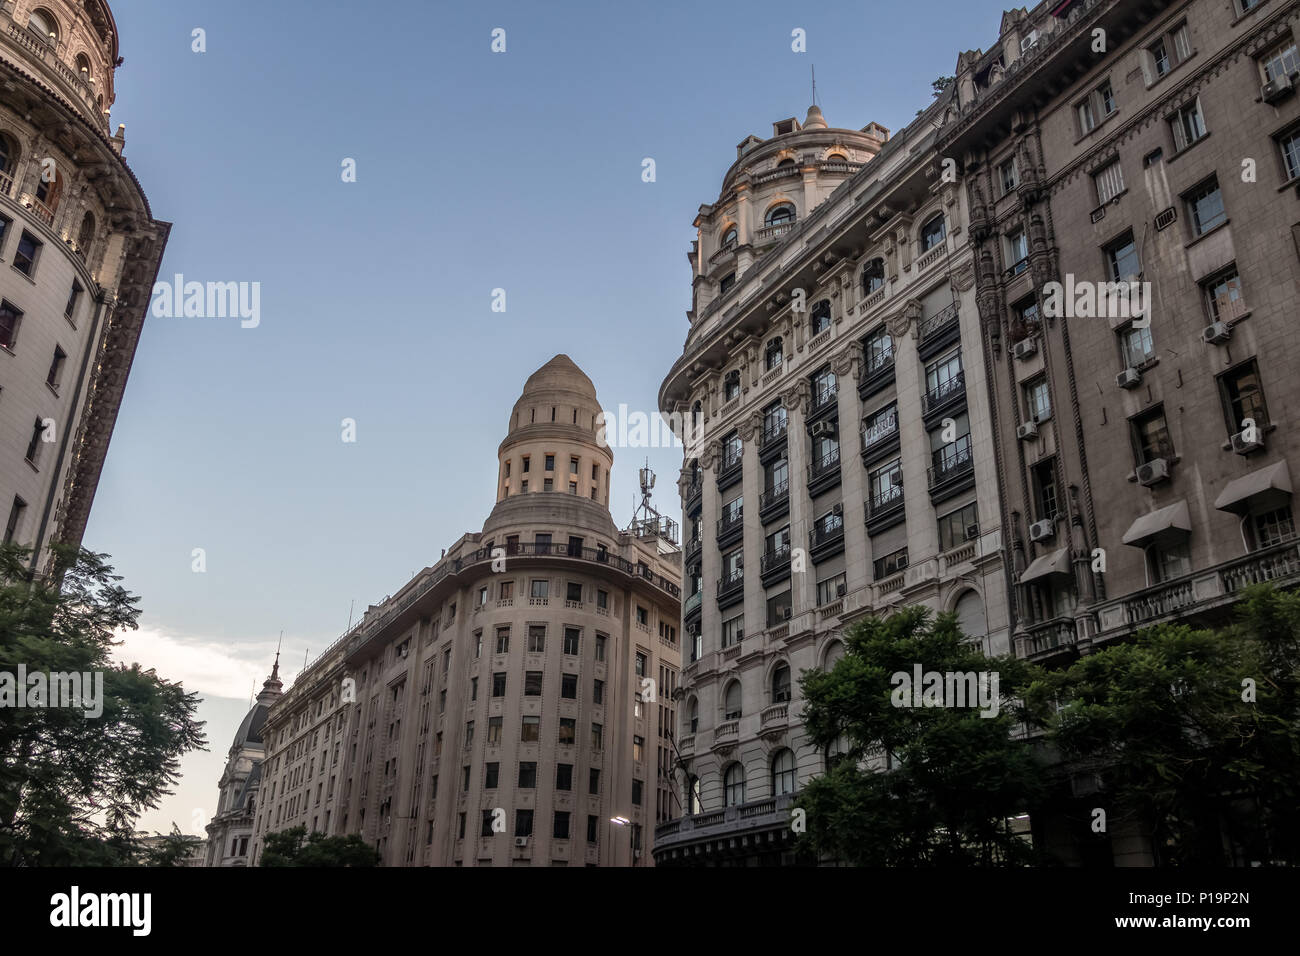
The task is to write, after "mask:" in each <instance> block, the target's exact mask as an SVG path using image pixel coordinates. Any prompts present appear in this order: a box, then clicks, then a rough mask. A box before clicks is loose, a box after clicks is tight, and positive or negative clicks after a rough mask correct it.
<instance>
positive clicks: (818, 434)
mask: <svg viewBox="0 0 1300 956" xmlns="http://www.w3.org/2000/svg"><path fill="white" fill-rule="evenodd" d="M808 434H810V435H812V437H813V438H833V437H835V423H834V422H813V424H812V427H811V428H809V429H808Z"/></svg>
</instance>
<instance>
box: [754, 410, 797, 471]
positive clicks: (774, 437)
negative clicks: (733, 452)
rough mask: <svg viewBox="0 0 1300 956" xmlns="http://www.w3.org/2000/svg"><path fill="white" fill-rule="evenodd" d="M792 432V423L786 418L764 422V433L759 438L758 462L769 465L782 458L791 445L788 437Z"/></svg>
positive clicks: (765, 420)
mask: <svg viewBox="0 0 1300 956" xmlns="http://www.w3.org/2000/svg"><path fill="white" fill-rule="evenodd" d="M789 431H790V421H789V419H787V418H786V417H785V416H782V417H781V418H777V419H767V418H765V419H764V420H763V431H762V434H761V435H760V436H759V439H758V441H759V445H758V460H759V461H761V462H762V463H763V464H767V463H768V462H769V461H771V460H772V459H774V458H778V457H780V456H781V455H782V454H784V453H785V450H786V447H787V446H788V445H789V440H788V438H787V435H788V433H789Z"/></svg>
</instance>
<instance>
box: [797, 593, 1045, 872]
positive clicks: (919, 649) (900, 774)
mask: <svg viewBox="0 0 1300 956" xmlns="http://www.w3.org/2000/svg"><path fill="white" fill-rule="evenodd" d="M844 639H845V646H846V654H845V656H844V657H843V658H842V659H840V660H839V661H837V662H836V664H835V666H834V667H833V668H832V669H831V670H829V671H816V670H809V671H805V672H804V673H803V676H802V677H801V682H802V686H803V692H804V696H805V698H806V700H807V706H806V708H805V711H804V715H803V718H804V721H805V724H806V726H807V729H808V731H809V733H810V735H811V736H812V738H813V740H814V741H815V742H816V743H817V745H818V746H820V747H822V748H824V749H829V748H830V747H832V746H833V745H835V744H836V742H837V741H840V742H841V746H842V747H843V753H844V756H843V757H842V758H841V759H839V760H838V762H835V763H834V766H833V767H832V769H831V770H830V772H829V773H827V774H825V775H823V776H820V777H817V778H815V779H814V780H813V781H812V782H811V783H809V784H808V786H807V787H806V788H805V789H804V791H803V793H802V795H801V796H800V798H799V800H798V805H799V806H800V807H802V808H803V809H804V810H805V811H806V814H807V816H806V823H807V831H806V833H805V834H804V836H803V837H802V838H801V843H802V844H803V846H802V847H801V849H803V850H806V851H810V852H812V853H815V854H816V855H817V856H819V857H821V858H826V857H832V858H835V859H837V860H839V861H841V862H847V863H851V864H855V865H872V866H882V865H885V866H1000V865H1010V864H1016V863H1023V862H1026V861H1028V859H1029V858H1030V855H1031V851H1030V849H1029V846H1028V844H1027V843H1026V842H1025V841H1023V840H1022V839H1021V838H1020V837H1019V836H1017V835H1016V834H1014V833H1013V832H1011V829H1010V826H1009V824H1008V821H1009V819H1010V818H1012V817H1014V816H1016V815H1017V814H1020V813H1023V812H1025V810H1027V809H1028V808H1029V807H1031V806H1032V805H1034V804H1035V803H1036V802H1037V801H1038V799H1039V798H1040V796H1041V794H1042V792H1043V790H1044V784H1043V771H1042V768H1041V767H1040V765H1039V763H1038V761H1037V759H1036V758H1035V756H1034V753H1033V751H1032V750H1031V749H1030V748H1028V747H1027V746H1025V745H1024V744H1023V743H1022V742H1020V741H1018V740H1015V739H1013V732H1014V731H1015V730H1016V728H1017V726H1018V725H1019V724H1020V723H1022V722H1024V721H1026V720H1028V719H1029V717H1030V715H1029V713H1028V711H1027V710H1026V709H1025V708H1023V707H1021V706H1019V705H1018V704H1016V703H1015V701H1014V698H1015V697H1017V696H1018V695H1019V694H1021V693H1022V692H1023V691H1024V690H1025V689H1026V688H1027V687H1028V686H1029V685H1030V684H1031V682H1032V681H1033V680H1035V679H1036V678H1037V676H1038V673H1039V672H1038V669H1037V668H1035V667H1033V666H1032V665H1029V664H1027V663H1025V662H1023V661H1018V660H1016V659H1015V658H1012V657H999V658H988V657H985V656H984V655H983V654H981V653H980V652H979V651H977V650H976V649H974V648H973V647H972V646H971V645H970V644H968V643H966V642H965V640H964V636H963V635H962V633H961V630H960V628H959V627H958V626H957V621H956V617H955V616H954V615H951V614H946V615H940V616H939V617H938V618H934V617H932V615H931V613H930V612H929V611H928V610H927V609H925V608H922V607H909V608H905V609H904V610H901V611H899V612H897V613H895V614H893V615H891V616H890V617H888V618H885V619H883V620H882V619H880V618H870V619H868V620H866V621H863V622H861V623H859V624H856V625H854V626H853V627H852V628H850V629H849V630H848V631H847V632H846V633H845V635H844ZM917 664H919V665H921V671H922V672H923V673H924V672H938V673H941V674H942V673H952V674H964V673H970V672H973V673H981V672H985V673H990V674H996V675H997V678H998V687H997V690H998V693H997V695H996V699H997V701H998V711H997V715H996V716H981V715H980V714H981V711H980V709H979V708H978V707H956V706H923V707H915V706H910V705H908V706H903V705H902V701H903V695H902V694H901V689H900V687H899V684H900V681H899V679H898V678H897V676H896V675H900V674H902V675H907V677H908V678H909V679H910V678H911V677H912V676H913V674H914V673H915V671H914V665H917ZM990 689H991V684H990ZM949 703H950V704H951V703H953V702H952V701H949ZM991 709H992V708H989V710H991Z"/></svg>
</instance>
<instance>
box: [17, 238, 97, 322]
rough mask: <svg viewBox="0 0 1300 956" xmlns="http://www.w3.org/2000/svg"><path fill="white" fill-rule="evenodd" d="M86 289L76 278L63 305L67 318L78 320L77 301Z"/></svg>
mask: <svg viewBox="0 0 1300 956" xmlns="http://www.w3.org/2000/svg"><path fill="white" fill-rule="evenodd" d="M3 242H4V224H3V223H0V244H2V243H3ZM84 291H85V290H84V289H82V288H81V283H80V282H77V281H75V280H74V281H73V283H72V289H71V291H69V292H68V301H67V304H66V305H64V306H63V314H64V315H65V316H67V318H69V319H72V320H74V321H75V320H76V317H77V303H78V302H80V301H81V293H82V292H84Z"/></svg>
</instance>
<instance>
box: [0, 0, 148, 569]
mask: <svg viewBox="0 0 1300 956" xmlns="http://www.w3.org/2000/svg"><path fill="white" fill-rule="evenodd" d="M117 62H118V38H117V32H116V26H115V24H114V23H113V17H112V13H111V11H110V10H109V8H108V5H107V4H106V3H104V2H103V0H86V2H81V3H73V2H70V0H40V2H38V3H33V2H30V0H21V2H17V3H15V2H12V0H10V2H5V3H3V4H0V73H2V74H3V80H4V82H2V83H0V260H3V261H4V262H6V263H8V265H7V266H5V267H0V389H2V390H3V392H2V400H0V517H2V518H3V519H4V520H5V530H4V533H3V536H4V540H6V541H10V540H13V541H17V542H18V543H19V544H22V545H25V546H28V547H30V548H32V549H33V552H34V553H33V557H32V568H33V570H37V571H43V570H45V569H46V568H47V567H48V564H47V558H48V548H49V545H50V544H51V542H55V541H61V542H64V543H67V544H71V545H77V544H80V542H81V536H82V533H83V532H84V530H85V526H86V520H87V517H88V515H89V512H90V506H91V502H92V501H93V499H94V495H95V488H96V485H97V484H98V482H99V474H100V469H101V467H102V465H103V461H104V455H105V453H106V451H107V448H108V441H109V438H110V437H111V435H112V432H113V425H114V423H115V421H116V418H117V410H118V407H119V405H120V403H121V398H122V392H123V389H124V388H125V385H126V378H127V375H128V374H129V372H130V369H131V362H132V359H133V358H134V355H135V347H136V342H137V341H138V340H139V336H140V329H141V326H142V324H143V321H144V314H145V311H146V309H147V308H148V305H149V298H150V294H151V291H152V288H153V282H154V278H155V276H156V275H157V271H158V266H159V263H160V262H161V259H162V253H163V247H164V246H165V245H166V242H167V236H168V232H169V230H170V228H171V227H170V224H168V223H165V222H159V221H157V220H155V219H154V218H153V215H152V213H151V212H150V209H149V203H148V200H147V199H146V198H145V195H144V192H143V191H142V190H141V188H140V184H139V183H138V182H137V181H136V179H135V176H134V175H133V174H132V172H131V170H130V169H129V168H128V167H127V165H126V163H125V161H124V160H123V159H122V150H123V147H124V145H125V134H124V127H120V126H119V127H118V130H117V133H116V134H115V135H110V134H109V121H108V109H109V107H111V106H112V104H113V72H114V70H115V69H116V65H117Z"/></svg>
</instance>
